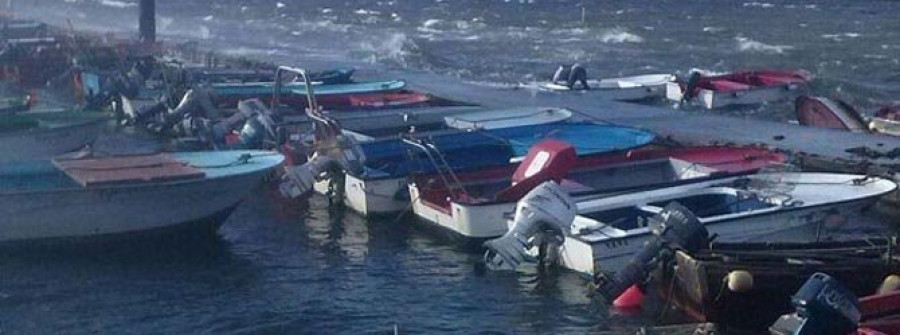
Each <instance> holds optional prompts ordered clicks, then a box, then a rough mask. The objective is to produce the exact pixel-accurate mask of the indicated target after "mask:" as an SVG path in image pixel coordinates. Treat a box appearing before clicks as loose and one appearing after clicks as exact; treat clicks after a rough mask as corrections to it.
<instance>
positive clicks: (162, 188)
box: [0, 151, 284, 242]
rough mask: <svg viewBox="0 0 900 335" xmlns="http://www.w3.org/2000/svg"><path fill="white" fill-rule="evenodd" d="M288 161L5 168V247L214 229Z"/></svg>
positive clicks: (208, 158) (148, 158)
mask: <svg viewBox="0 0 900 335" xmlns="http://www.w3.org/2000/svg"><path fill="white" fill-rule="evenodd" d="M283 159H284V157H283V156H282V155H280V154H277V153H271V152H262V151H218V152H192V153H170V154H156V155H138V156H122V157H106V158H86V159H63V158H60V159H57V160H40V161H27V162H17V163H8V164H3V165H0V216H2V217H3V218H4V219H3V220H2V222H0V242H29V241H33V240H53V239H76V240H78V239H86V238H97V237H107V236H117V235H121V234H126V233H140V232H152V231H160V230H166V229H176V228H184V227H182V226H180V225H182V224H203V225H204V226H203V227H187V229H190V228H198V229H208V228H210V227H209V226H207V225H208V224H211V225H212V227H213V228H215V227H217V226H218V225H219V224H221V223H222V220H224V218H225V217H227V215H228V214H229V213H230V211H231V210H232V209H233V208H234V207H235V206H236V205H237V204H238V203H240V202H241V200H242V199H244V197H246V196H247V194H249V192H250V191H251V190H252V189H254V187H256V186H258V185H259V184H260V183H261V182H262V181H263V178H264V177H265V176H266V174H267V173H269V172H270V171H272V170H273V169H275V168H276V167H277V166H279V165H280V164H281V162H282V160H283ZM207 220H211V221H207Z"/></svg>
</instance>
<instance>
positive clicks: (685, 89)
mask: <svg viewBox="0 0 900 335" xmlns="http://www.w3.org/2000/svg"><path fill="white" fill-rule="evenodd" d="M812 79H813V76H812V75H811V74H810V73H809V72H806V71H802V70H799V71H769V70H764V71H737V72H732V73H728V74H722V75H712V76H705V75H702V74H700V72H694V73H693V74H692V76H691V78H690V79H689V80H688V81H687V82H686V83H684V82H682V83H679V82H674V81H673V82H669V83H667V84H666V92H665V94H666V98H667V99H669V100H672V101H677V102H687V103H688V104H691V105H694V106H700V107H702V108H706V109H717V108H722V107H726V106H732V105H758V104H763V103H767V102H775V101H785V100H790V99H794V98H796V97H798V96H800V95H803V94H805V93H806V91H807V90H808V83H809V81H811V80H812Z"/></svg>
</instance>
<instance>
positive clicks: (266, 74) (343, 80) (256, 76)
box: [184, 67, 356, 85]
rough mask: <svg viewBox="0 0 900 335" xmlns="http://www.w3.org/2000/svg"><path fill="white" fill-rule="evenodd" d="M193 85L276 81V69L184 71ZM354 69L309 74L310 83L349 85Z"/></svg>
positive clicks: (189, 69)
mask: <svg viewBox="0 0 900 335" xmlns="http://www.w3.org/2000/svg"><path fill="white" fill-rule="evenodd" d="M184 70H185V72H186V73H187V75H188V76H189V81H190V82H192V83H246V82H267V81H272V80H274V79H275V70H274V69H232V68H215V67H212V68H211V67H197V68H185V69H184ZM354 72H356V70H354V69H331V70H324V71H320V72H311V73H309V76H310V78H309V79H310V81H312V82H315V83H320V84H323V85H335V84H349V83H352V82H353V79H352V77H353V73H354Z"/></svg>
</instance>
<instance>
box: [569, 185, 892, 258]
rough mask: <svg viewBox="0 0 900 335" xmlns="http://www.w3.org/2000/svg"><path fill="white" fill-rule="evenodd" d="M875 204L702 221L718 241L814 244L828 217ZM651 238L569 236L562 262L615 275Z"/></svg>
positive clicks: (645, 234) (870, 201)
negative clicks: (591, 239)
mask: <svg viewBox="0 0 900 335" xmlns="http://www.w3.org/2000/svg"><path fill="white" fill-rule="evenodd" d="M874 202H875V199H874V198H871V199H865V200H861V201H855V202H850V203H844V204H841V205H838V206H830V207H818V208H807V209H798V210H790V211H784V212H777V213H773V214H771V215H760V216H754V217H749V218H743V219H741V218H739V219H730V220H715V221H708V220H701V221H702V222H703V223H704V225H705V226H706V229H707V230H708V231H709V233H710V235H713V234H715V235H718V236H717V237H716V241H721V242H814V241H816V238H817V236H819V235H820V234H821V235H822V236H824V235H825V234H826V232H827V231H826V227H824V224H823V223H822V221H823V219H824V218H825V217H826V216H828V215H830V214H835V213H840V214H843V215H848V214H853V213H857V212H859V211H860V210H861V209H862V208H863V207H865V206H868V205H871V204H873V203H874ZM576 220H577V219H576ZM644 230H647V229H646V228H645V229H644ZM652 236H653V235H652V234H651V233H650V232H649V230H647V231H646V232H642V233H640V234H636V235H633V236H628V237H622V238H615V239H611V240H604V241H596V242H592V241H587V240H584V239H581V238H579V237H574V236H566V238H565V242H564V243H563V245H562V247H560V248H559V263H560V264H561V265H562V266H563V267H565V268H567V269H571V270H574V271H577V272H581V273H584V274H587V275H593V274H594V273H596V272H597V271H603V272H615V271H618V270H619V269H621V268H622V267H624V266H625V264H626V262H628V260H630V259H631V257H632V256H633V255H634V254H636V253H637V252H638V251H640V250H641V248H643V246H644V243H645V242H647V241H649V240H650V239H651V237H652Z"/></svg>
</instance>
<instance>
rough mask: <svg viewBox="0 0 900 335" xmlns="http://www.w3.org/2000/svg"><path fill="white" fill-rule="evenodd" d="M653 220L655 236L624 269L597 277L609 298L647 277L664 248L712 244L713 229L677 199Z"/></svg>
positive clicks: (600, 288)
mask: <svg viewBox="0 0 900 335" xmlns="http://www.w3.org/2000/svg"><path fill="white" fill-rule="evenodd" d="M649 221H650V222H649V226H650V230H651V231H652V232H653V235H654V237H653V239H652V240H650V241H649V242H648V243H647V244H645V245H644V248H643V249H641V251H640V252H639V253H637V254H636V255H634V257H632V258H631V260H629V261H628V264H626V265H625V267H624V268H622V270H621V271H619V272H617V273H616V274H615V275H613V276H611V277H610V276H605V275H603V274H602V273H601V274H598V275H597V277H596V278H595V280H596V284H597V292H598V293H600V294H601V295H603V297H604V298H606V299H607V301H613V300H614V299H616V298H617V297H619V295H621V294H622V292H625V290H626V289H627V288H628V287H629V286H631V285H634V284H636V283H638V282H640V281H641V280H643V279H644V278H645V277H646V276H647V273H649V272H650V271H651V270H652V268H653V267H654V266H655V265H656V264H657V263H658V261H659V257H658V256H659V254H660V252H661V251H663V250H668V249H682V250H687V251H695V250H699V249H702V248H704V247H705V246H706V245H708V244H709V232H707V231H706V227H705V226H703V223H702V222H700V219H698V218H697V216H695V215H694V213H692V212H691V211H690V210H689V209H687V208H686V207H684V206H682V205H681V204H679V203H677V202H671V203H669V204H668V205H666V207H665V208H663V210H662V212H659V214H657V215H655V216H654V217H653V218H652V219H650V220H649Z"/></svg>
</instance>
